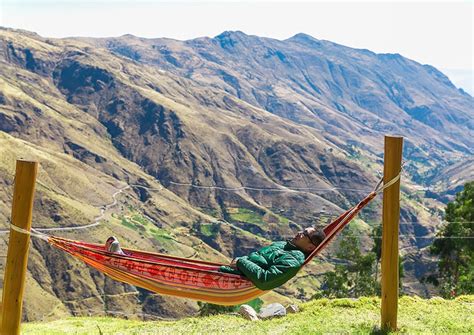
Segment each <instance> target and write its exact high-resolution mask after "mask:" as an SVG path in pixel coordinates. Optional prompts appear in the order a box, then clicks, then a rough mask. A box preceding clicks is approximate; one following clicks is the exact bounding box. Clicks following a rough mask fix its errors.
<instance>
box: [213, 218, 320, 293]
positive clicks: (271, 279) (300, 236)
mask: <svg viewBox="0 0 474 335" xmlns="http://www.w3.org/2000/svg"><path fill="white" fill-rule="evenodd" d="M325 237H326V235H325V234H324V232H323V231H322V230H317V229H315V228H313V227H309V228H306V229H304V230H303V231H302V232H299V233H297V234H296V235H295V236H294V237H293V238H292V239H290V240H288V241H286V242H285V241H280V242H274V243H272V244H270V245H269V246H266V247H263V248H262V249H260V250H258V251H255V252H252V253H251V254H250V255H248V256H242V257H237V258H235V259H234V260H233V261H232V263H231V264H230V265H228V266H222V267H221V268H220V271H221V272H226V273H233V274H239V275H244V276H245V277H247V278H248V279H250V280H251V281H252V283H253V284H254V285H255V286H256V287H258V288H259V289H261V290H271V289H274V288H275V287H278V286H280V285H283V284H284V283H286V282H287V281H288V280H290V279H291V278H293V277H294V276H295V275H296V273H297V272H298V270H299V269H300V268H301V266H302V265H303V263H304V261H305V259H306V256H308V255H309V254H310V253H311V252H312V251H313V250H314V249H315V248H316V247H317V246H318V245H319V244H320V243H321V242H322V241H323V240H324V238H325Z"/></svg>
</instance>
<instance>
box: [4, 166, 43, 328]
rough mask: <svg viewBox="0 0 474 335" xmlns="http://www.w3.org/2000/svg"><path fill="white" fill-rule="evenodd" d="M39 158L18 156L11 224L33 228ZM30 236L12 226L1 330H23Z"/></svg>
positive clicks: (27, 228)
mask: <svg viewBox="0 0 474 335" xmlns="http://www.w3.org/2000/svg"><path fill="white" fill-rule="evenodd" d="M37 172H38V162H32V161H25V160H17V162H16V173H15V189H14V192H13V204H12V217H11V219H12V224H13V225H15V226H17V227H19V228H22V229H25V230H27V231H30V229H31V218H32V213H33V198H34V193H35V183H36V174H37ZM29 245H30V236H29V235H27V234H24V233H20V232H18V231H15V230H13V229H11V228H10V238H9V242H8V254H7V263H6V267H5V275H4V279H3V300H2V301H3V306H2V320H1V322H2V323H1V328H0V334H2V335H16V334H20V323H21V311H22V304H23V291H24V288H25V275H26V266H27V263H28V248H29Z"/></svg>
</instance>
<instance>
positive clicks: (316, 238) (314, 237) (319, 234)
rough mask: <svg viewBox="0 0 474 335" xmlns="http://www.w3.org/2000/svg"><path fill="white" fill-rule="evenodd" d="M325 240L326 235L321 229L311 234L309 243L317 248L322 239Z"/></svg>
mask: <svg viewBox="0 0 474 335" xmlns="http://www.w3.org/2000/svg"><path fill="white" fill-rule="evenodd" d="M325 238H326V234H325V233H324V231H323V230H322V229H316V231H315V232H314V233H313V234H311V242H312V243H313V244H314V245H316V246H318V245H319V244H320V243H321V242H322V241H324V239H325Z"/></svg>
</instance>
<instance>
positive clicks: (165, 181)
mask: <svg viewBox="0 0 474 335" xmlns="http://www.w3.org/2000/svg"><path fill="white" fill-rule="evenodd" d="M0 63H1V67H0V183H1V184H2V185H3V187H2V192H0V199H1V200H2V201H1V202H0V218H1V222H4V224H3V226H2V227H4V228H7V224H6V223H7V221H8V216H9V206H10V203H11V192H12V190H11V189H12V187H11V185H12V182H13V171H14V162H15V159H16V158H19V157H27V158H33V159H38V160H39V161H40V162H41V172H40V176H39V185H38V191H37V197H36V203H35V217H34V224H33V225H34V226H36V227H68V226H77V225H84V224H88V223H91V222H94V218H95V217H97V216H99V214H100V210H101V208H104V206H105V205H106V204H109V203H111V202H112V200H113V199H112V195H113V194H114V193H116V192H117V191H118V190H120V189H121V188H124V187H126V186H127V185H131V187H130V188H129V189H124V192H123V193H122V194H120V195H118V196H117V200H118V202H119V204H118V205H117V206H114V207H113V208H108V210H107V212H106V216H105V219H104V220H102V221H101V224H100V225H98V226H95V227H93V228H91V229H87V230H77V231H70V232H57V233H58V234H60V235H61V236H65V237H70V238H76V239H84V240H89V241H96V242H102V241H104V240H105V239H106V238H107V236H109V235H111V234H115V235H117V236H118V237H119V238H120V239H121V240H122V241H123V243H124V244H125V245H128V246H130V247H135V248H140V249H147V250H158V251H160V252H169V253H173V254H178V255H182V256H185V257H200V258H207V259H214V260H219V261H226V260H228V259H229V258H231V257H234V256H239V255H242V254H245V253H247V252H249V251H250V250H254V249H255V248H257V247H258V246H260V245H262V244H265V243H268V241H269V240H271V239H274V238H277V237H279V238H281V237H285V236H290V235H291V234H292V233H293V232H294V231H296V230H298V229H300V228H301V226H303V225H306V224H309V223H314V221H324V220H326V217H327V215H334V214H337V213H340V211H341V210H342V208H346V207H347V206H348V205H349V204H351V203H353V202H355V201H357V199H359V198H360V197H361V196H362V195H363V194H364V192H367V191H370V190H371V187H372V186H373V184H374V183H375V182H376V179H377V177H376V175H377V171H379V170H380V168H381V163H382V155H381V152H382V146H383V134H384V133H387V132H391V133H398V134H403V135H404V136H406V137H407V140H406V148H407V150H406V152H405V157H406V159H407V173H406V174H405V175H404V186H403V190H404V192H405V194H406V196H404V197H403V199H402V205H403V206H402V208H403V209H402V226H401V231H402V233H403V234H406V236H409V235H410V236H411V237H407V238H406V239H405V238H403V239H402V244H403V246H404V248H407V249H406V250H411V249H410V248H415V249H416V250H418V249H419V248H420V247H424V246H426V245H427V241H428V242H429V240H426V239H417V238H416V237H413V234H415V233H416V234H423V236H425V237H426V236H429V235H430V234H432V232H433V230H434V228H435V224H436V223H439V220H440V219H439V217H437V216H436V213H437V211H436V209H437V208H439V207H440V206H441V203H440V202H439V201H438V200H436V199H429V201H428V202H425V201H424V199H423V197H422V196H419V195H417V194H415V193H412V192H413V191H416V190H418V189H419V185H417V183H418V184H420V183H423V181H424V178H425V179H426V178H427V176H428V175H430V174H433V171H435V170H441V169H447V166H449V165H450V164H451V163H453V162H456V161H458V163H457V164H458V165H459V166H461V165H462V164H464V163H463V160H465V157H466V156H469V155H472V150H473V145H472V129H473V124H472V119H473V118H472V116H473V111H472V108H470V106H472V98H471V97H470V96H467V95H465V94H463V93H462V92H460V91H457V90H456V89H455V88H454V87H453V86H452V84H450V83H449V81H448V80H447V78H446V77H444V76H443V75H442V74H441V73H439V72H438V71H436V70H435V69H433V68H431V67H428V66H422V65H419V64H417V63H415V62H413V61H410V60H407V59H405V58H403V57H401V56H398V55H396V56H394V55H376V54H373V53H371V52H369V51H366V50H354V49H350V48H346V47H343V46H338V45H335V44H333V43H330V42H326V41H318V40H315V39H313V38H310V37H308V36H306V35H297V36H295V37H293V38H291V39H289V40H286V41H277V40H271V39H263V38H259V37H255V36H247V35H245V34H242V33H239V32H235V33H223V34H221V35H219V36H217V37H215V38H213V39H209V38H203V39H196V40H191V41H185V42H181V41H174V40H169V39H157V40H147V39H141V38H137V37H133V36H123V37H121V38H114V39H88V38H81V39H50V38H43V37H41V36H38V35H37V34H34V33H31V32H25V31H15V30H11V29H1V30H0ZM423 115H424V116H423ZM460 169H462V168H460ZM450 171H456V170H455V169H452V170H450ZM468 171H469V170H468ZM453 174H457V173H455V172H453ZM469 178H471V179H472V175H470V173H466V174H464V175H462V177H460V178H458V179H459V180H458V181H459V182H461V181H462V180H464V179H469ZM137 185H138V186H137ZM190 185H193V186H190ZM205 186H220V187H222V188H224V189H222V188H205ZM242 186H251V187H252V189H238V188H239V187H242ZM144 187H147V188H144ZM298 188H299V189H300V191H294V190H295V189H298ZM379 204H380V202H379V201H378V202H377V203H375V204H374V205H373V206H371V207H370V208H369V209H368V210H367V211H365V212H364V215H363V216H362V218H363V221H362V220H358V221H357V222H356V223H355V225H356V228H357V229H358V230H360V231H361V233H363V234H365V233H366V232H367V231H368V229H370V225H373V224H378V223H379V221H380V220H379V217H380V211H379ZM414 221H415V223H413V222H414ZM408 222H410V223H412V224H403V223H408ZM0 237H1V239H0V242H1V245H2V250H6V243H7V238H8V235H6V234H1V235H0ZM325 257H326V258H329V259H330V251H329V252H328V253H327V254H326V256H325ZM417 261H419V259H417V258H412V259H409V261H408V262H407V264H406V267H407V268H410V269H411V270H410V271H408V275H409V276H412V279H413V280H412V282H411V283H410V285H407V287H406V290H407V291H416V292H421V293H423V292H422V290H424V289H425V288H424V287H422V286H421V284H418V283H417V281H416V278H415V277H416V276H419V275H420V273H419V272H417V271H416V269H415V265H416V264H417V263H416V262H417ZM410 262H411V263H410ZM0 266H1V271H3V263H1V264H0ZM329 267H330V265H328V264H326V263H324V264H321V263H314V264H311V265H310V267H309V268H308V269H307V270H305V271H302V272H301V273H300V275H299V276H298V278H295V279H294V280H293V281H292V282H291V283H289V284H288V285H285V286H284V287H282V288H280V289H279V290H277V293H275V294H273V295H268V297H267V299H268V300H269V301H271V300H272V299H280V300H281V299H285V298H284V296H289V297H300V298H304V297H309V296H310V295H311V294H312V293H314V290H315V289H316V288H317V283H318V274H320V273H322V272H324V271H325V270H326V269H328V268H329ZM28 270H29V273H28V289H27V293H26V299H25V306H26V309H25V318H26V319H29V320H33V319H41V318H48V317H55V316H57V315H66V314H70V313H72V314H87V313H93V311H97V310H102V311H103V310H115V311H119V312H120V311H127V312H130V313H136V314H139V313H141V312H146V313H154V314H157V315H161V316H165V317H176V316H179V315H183V314H189V313H193V311H195V310H196V308H197V306H196V304H195V303H194V302H191V301H186V300H184V299H174V298H168V297H161V296H156V295H152V294H149V293H147V292H145V291H142V290H137V289H136V288H134V287H131V286H128V285H123V284H119V283H116V282H114V281H112V280H110V279H108V278H105V277H104V276H102V275H101V274H99V273H97V272H96V271H94V270H91V269H89V268H88V267H87V266H85V265H83V264H80V263H79V262H77V261H75V260H73V259H71V257H69V256H67V255H65V254H63V253H60V252H57V251H55V250H52V249H51V248H50V247H48V246H46V245H44V243H43V242H42V241H34V242H33V245H32V251H31V254H30V263H29V268H28ZM2 276H3V275H2ZM39 301H40V303H39Z"/></svg>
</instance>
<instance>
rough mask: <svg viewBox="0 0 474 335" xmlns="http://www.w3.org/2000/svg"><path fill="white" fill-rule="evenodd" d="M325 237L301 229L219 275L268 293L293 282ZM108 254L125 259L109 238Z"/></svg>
mask: <svg viewBox="0 0 474 335" xmlns="http://www.w3.org/2000/svg"><path fill="white" fill-rule="evenodd" d="M325 237H326V235H325V234H324V232H323V231H322V230H317V229H315V228H313V227H309V228H306V229H304V230H303V231H301V232H299V233H297V234H296V235H295V236H294V237H293V238H292V239H290V240H288V241H280V242H274V243H272V244H270V245H269V246H266V247H263V248H261V249H260V250H258V251H255V252H252V253H251V254H250V255H248V256H242V257H238V258H235V259H234V260H233V261H232V263H231V264H229V265H228V266H221V268H220V269H219V271H221V272H225V273H233V274H238V275H243V276H245V277H247V278H248V279H250V280H251V281H252V283H253V284H254V285H255V286H256V287H258V288H259V289H261V290H271V289H274V288H275V287H278V286H280V285H283V284H284V283H286V282H287V281H288V280H290V279H291V278H293V277H294V276H295V275H296V273H298V270H299V269H300V268H301V266H302V265H303V263H304V261H305V259H306V256H308V255H309V254H310V253H311V252H312V251H313V250H314V249H315V248H316V247H317V246H318V245H319V244H320V243H321V242H322V241H323V240H324V238H325ZM105 248H106V250H107V251H109V252H114V253H118V254H121V255H125V253H124V252H123V251H122V249H121V248H120V244H119V241H118V240H117V238H116V237H115V236H111V237H109V238H108V239H107V241H106V242H105Z"/></svg>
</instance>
